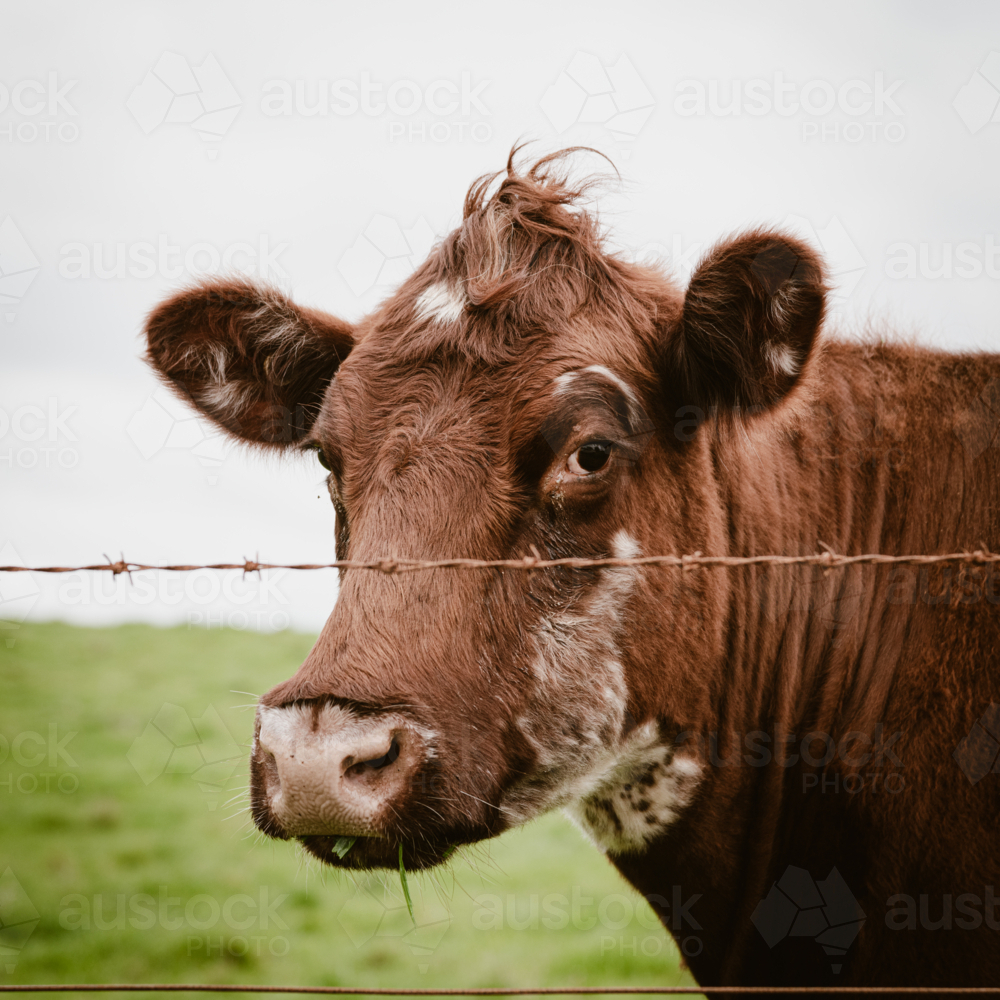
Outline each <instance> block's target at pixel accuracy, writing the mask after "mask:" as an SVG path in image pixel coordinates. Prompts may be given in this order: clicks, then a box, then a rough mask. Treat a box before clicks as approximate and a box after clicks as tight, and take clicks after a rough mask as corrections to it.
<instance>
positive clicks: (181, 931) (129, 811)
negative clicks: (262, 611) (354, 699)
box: [0, 624, 691, 988]
mask: <svg viewBox="0 0 1000 1000" xmlns="http://www.w3.org/2000/svg"><path fill="white" fill-rule="evenodd" d="M4 634H5V635H6V636H8V637H9V636H11V635H13V636H14V637H15V638H14V642H13V645H12V646H10V647H8V646H7V645H6V644H5V643H2V642H0V734H2V736H0V983H37V982H102V981H103V982H142V981H145V982H163V981H173V982H220V983H254V982H256V983H294V984H311V985H330V986H365V987H371V986H385V987H390V986H405V987H411V986H420V987H441V988H447V987H463V986H466V987H473V986H517V987H530V986H575V985H579V986H602V985H610V984H627V985H670V984H686V983H690V982H691V980H690V978H689V976H688V974H687V973H686V972H685V971H682V970H681V968H680V957H679V954H678V951H677V949H676V947H675V946H674V944H673V942H672V941H671V940H670V939H669V937H668V935H667V934H666V933H665V932H664V931H663V930H662V928H660V927H659V925H658V924H657V923H656V921H655V919H654V918H653V916H652V913H651V911H650V910H649V908H648V906H647V905H646V904H645V902H644V901H643V900H642V899H641V898H640V897H639V896H637V895H636V894H635V893H634V892H633V891H632V890H631V889H630V888H629V887H628V886H627V885H626V884H625V883H624V882H623V881H622V880H621V878H620V877H619V876H618V875H617V873H616V872H615V871H614V870H613V868H612V867H611V865H610V864H609V863H608V862H607V860H606V859H605V858H604V857H603V856H602V855H601V854H600V853H599V852H598V851H597V850H595V849H594V848H593V847H592V846H591V845H590V844H588V843H587V842H586V841H585V840H584V838H583V836H582V835H581V834H580V833H579V832H578V831H577V830H576V829H575V828H574V827H573V826H571V825H570V823H569V821H568V820H566V819H565V818H564V817H563V816H562V815H561V814H554V815H550V816H546V817H544V818H542V819H541V820H539V821H537V822H535V823H533V824H530V825H529V826H527V827H525V828H523V829H520V830H516V831H512V832H510V833H508V834H506V835H504V836H503V837H500V838H498V839H497V840H495V841H492V842H489V843H487V844H483V845H480V846H479V847H477V848H475V849H474V850H472V851H471V852H468V853H467V854H466V855H465V856H462V855H459V856H457V857H456V858H455V859H454V860H453V861H452V862H451V863H450V865H449V866H448V868H446V869H440V870H439V871H437V872H434V873H425V874H422V875H411V876H410V878H409V882H410V888H411V892H412V895H413V902H414V910H415V912H414V916H415V922H414V921H411V919H410V916H409V914H408V912H407V909H406V906H405V903H404V901H403V898H402V895H401V893H400V886H399V879H398V876H396V875H393V874H392V873H387V874H384V875H382V876H380V877H374V876H371V877H362V876H358V877H355V878H350V877H347V876H345V875H341V874H337V873H333V872H329V871H327V872H324V871H323V870H321V869H320V868H319V866H318V865H317V864H316V863H315V862H313V861H310V860H307V859H306V858H305V856H304V854H303V852H302V851H301V849H300V848H299V847H298V846H297V845H295V844H293V843H278V842H271V841H267V842H265V841H263V840H262V838H261V837H260V836H258V835H257V834H255V833H254V832H253V831H252V828H251V825H250V823H249V819H248V815H247V811H246V797H245V793H244V790H243V789H244V785H245V778H246V746H247V744H248V741H249V738H250V735H251V732H252V725H253V708H252V702H253V698H252V697H250V696H248V695H246V694H238V693H233V692H262V691H264V690H266V689H268V688H269V687H271V686H272V685H273V684H275V683H276V682H277V681H279V680H282V679H284V678H286V677H288V676H289V675H290V674H291V673H292V672H293V671H294V670H295V668H296V667H297V666H298V664H299V663H300V662H301V660H302V658H303V656H304V655H305V654H306V652H307V651H308V649H309V647H310V645H311V642H312V639H311V637H309V636H304V635H297V634H291V633H279V634H275V635H257V634H254V633H249V632H231V631H202V630H192V629H185V628H178V629H168V630H162V629H155V628H150V627H146V626H125V627H121V628H114V629H100V630H96V629H94V630H91V629H79V628H72V627H69V626H66V625H60V624H45V625H22V626H21V627H20V628H18V629H17V630H16V631H13V632H11V631H7V632H5V633H4ZM164 706H166V707H164Z"/></svg>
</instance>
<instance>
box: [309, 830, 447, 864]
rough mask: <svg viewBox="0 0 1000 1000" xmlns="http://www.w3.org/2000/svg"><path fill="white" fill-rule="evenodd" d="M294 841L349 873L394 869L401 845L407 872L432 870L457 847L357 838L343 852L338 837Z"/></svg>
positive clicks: (341, 839) (319, 835) (398, 858)
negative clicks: (347, 870) (349, 871)
mask: <svg viewBox="0 0 1000 1000" xmlns="http://www.w3.org/2000/svg"><path fill="white" fill-rule="evenodd" d="M298 840H299V842H300V843H301V844H302V845H303V847H305V849H306V850H307V851H308V852H309V853H310V854H311V855H313V857H315V858H318V859H319V860H320V861H322V862H323V863H324V864H327V865H330V866H331V867H332V868H346V869H350V870H352V871H359V870H360V871H363V870H368V869H372V868H392V869H398V868H399V866H400V844H401V843H402V847H403V850H402V861H403V866H404V868H405V870H407V871H420V870H422V869H425V868H433V867H434V866H435V865H439V864H441V863H442V862H444V861H446V860H447V859H448V858H449V857H450V856H451V854H452V853H453V852H454V850H455V848H456V847H457V846H458V845H457V844H452V843H447V842H443V843H441V844H440V845H437V844H433V843H431V842H429V841H427V840H423V839H422V840H420V841H419V842H418V841H407V840H404V841H399V840H395V839H391V838H388V837H357V838H356V839H355V841H354V843H353V844H352V845H351V847H350V849H349V850H347V851H346V852H345V851H343V844H342V841H343V838H341V837H334V836H329V835H327V834H308V835H306V836H302V837H299V838H298Z"/></svg>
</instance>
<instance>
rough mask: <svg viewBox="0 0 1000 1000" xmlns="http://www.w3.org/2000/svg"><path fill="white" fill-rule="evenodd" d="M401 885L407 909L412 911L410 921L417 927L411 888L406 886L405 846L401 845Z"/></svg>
mask: <svg viewBox="0 0 1000 1000" xmlns="http://www.w3.org/2000/svg"><path fill="white" fill-rule="evenodd" d="M399 883H400V885H401V886H402V887H403V898H404V899H405V900H406V908H407V910H409V911H410V919H411V920H412V921H413V925H414V926H416V924H417V921H416V919H415V918H414V916H413V900H412V899H410V887H409V886H408V885H407V884H406V867H405V865H404V864H403V844H402V842H400V845H399Z"/></svg>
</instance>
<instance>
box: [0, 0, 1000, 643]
mask: <svg viewBox="0 0 1000 1000" xmlns="http://www.w3.org/2000/svg"><path fill="white" fill-rule="evenodd" d="M2 23H3V26H4V30H3V34H2V37H0V52H2V59H0V181H2V183H0V564H3V563H7V562H23V563H24V564H28V565H31V564H36V565H37V564H52V563H61V564H66V563H75V562H77V561H84V562H87V561H101V560H102V559H103V557H104V555H105V554H107V555H108V556H110V557H112V558H117V557H118V555H119V554H120V553H124V554H125V555H126V556H127V557H128V558H129V559H132V560H139V561H150V562H155V561H161V560H163V561H197V562H201V561H216V560H231V559H237V560H238V559H241V558H242V557H244V556H255V555H257V554H258V553H259V555H260V557H261V559H266V560H273V561H286V560H291V561H296V560H308V561H325V560H329V559H332V558H334V547H333V514H332V511H331V509H330V505H329V500H328V499H327V497H326V494H325V490H324V489H323V488H322V477H323V472H322V470H321V469H320V468H319V466H318V465H317V464H316V463H315V461H314V460H313V459H312V458H295V459H288V460H280V461H279V460H276V459H262V458H260V457H248V456H247V455H245V454H243V453H241V452H240V450H239V449H238V448H236V447H229V446H228V445H226V444H225V442H223V441H221V440H220V439H219V438H218V437H217V436H215V435H214V434H211V433H209V432H208V431H207V429H206V428H205V427H204V426H202V425H201V424H200V423H199V422H198V421H197V420H196V419H194V414H193V413H192V412H190V411H188V410H186V408H185V407H184V406H183V405H181V404H178V403H175V402H173V401H172V400H171V399H170V398H169V397H167V396H166V395H165V394H164V393H163V392H162V390H158V387H157V383H156V382H155V380H154V379H153V377H152V376H151V374H150V372H149V371H148V370H147V368H146V367H145V366H144V365H143V364H142V362H141V361H140V360H139V353H140V342H139V332H140V329H141V325H142V322H143V317H144V315H145V314H146V313H147V312H148V310H149V309H150V308H151V307H152V306H153V305H155V304H156V302H157V301H158V300H159V299H160V298H162V297H163V296H164V295H166V294H168V293H169V292H170V291H171V290H172V289H175V288H177V287H178V286H179V285H181V284H183V283H184V282H185V281H186V280H188V279H190V277H191V276H192V275H194V274H196V273H198V272H199V271H202V270H205V269H212V268H224V267H229V268H243V269H253V270H254V271H255V273H258V274H262V275H263V276H264V277H266V278H268V280H271V281H274V282H277V283H278V284H280V285H281V286H283V287H285V288H287V289H288V290H289V291H291V292H292V293H293V294H294V295H295V297H296V298H297V299H298V300H299V301H301V302H303V303H306V304H309V305H314V306H319V307H322V308H324V309H327V310H329V311H330V312H334V313H337V314H340V315H342V316H345V317H348V318H353V317H357V316H359V315H361V314H363V313H364V312H365V311H367V310H369V309H370V308H371V307H372V305H373V304H374V303H375V302H377V301H378V300H379V299H380V298H382V297H383V296H384V295H386V294H388V292H389V291H390V290H391V287H392V284H393V283H394V282H397V281H398V280H399V279H400V278H402V277H405V275H406V274H408V273H409V272H410V270H412V268H413V266H414V264H415V263H419V261H420V259H422V257H423V256H424V255H425V254H426V252H427V249H428V247H429V246H430V245H431V244H432V243H433V240H434V239H435V238H436V236H437V235H439V234H442V233H445V232H447V231H448V230H449V229H451V228H452V227H454V225H455V224H456V223H457V222H458V220H459V218H460V210H461V203H462V198H463V195H464V193H465V190H466V188H467V186H468V184H469V183H470V181H472V180H473V179H474V178H475V177H476V176H478V175H479V174H481V173H483V172H486V171H492V170H496V169H499V168H500V167H502V166H503V164H504V163H505V160H506V157H507V152H508V150H509V149H510V147H511V145H512V144H513V143H514V142H515V141H516V140H518V139H520V138H529V139H534V140H537V142H536V146H535V148H536V149H537V150H539V151H540V152H543V151H546V150H550V149H555V148H559V147H561V146H567V145H577V144H583V145H591V146H595V147H597V148H599V149H601V150H603V151H605V152H606V153H607V154H608V156H609V157H611V159H612V160H613V161H614V162H615V164H616V165H617V167H618V169H619V170H620V172H621V175H622V178H623V184H622V186H621V188H620V189H619V190H617V191H610V192H609V193H608V194H607V196H606V197H605V198H604V199H603V200H602V202H601V206H600V207H601V214H602V217H603V218H604V220H605V222H606V223H607V224H608V225H609V227H610V229H611V232H612V238H613V240H614V242H615V243H616V244H617V245H618V246H619V247H620V248H621V250H622V252H624V253H629V254H634V255H642V256H650V255H658V256H661V257H665V258H670V259H671V263H672V266H673V267H674V269H675V271H676V273H677V274H678V276H679V279H680V280H682V281H683V280H685V279H686V276H687V274H688V272H689V270H690V267H691V265H692V264H693V263H694V262H695V261H696V260H697V258H698V256H699V253H700V252H702V251H703V250H704V249H706V248H707V247H708V246H709V245H710V244H711V243H712V242H713V241H714V240H716V239H718V238H719V237H720V236H722V235H724V234H727V233H730V232H732V231H734V230H737V229H740V228H742V227H745V226H747V225H751V224H757V223H767V224H774V225H784V226H786V227H788V228H791V229H794V230H796V231H798V232H800V233H803V234H804V235H805V236H806V237H807V238H809V239H811V240H813V241H814V242H815V243H816V244H817V245H818V246H819V248H820V249H822V250H823V251H824V253H825V254H826V257H827V261H828V264H829V267H830V270H831V272H832V273H833V275H834V278H835V281H836V284H837V294H836V297H835V301H834V307H833V309H832V312H831V320H830V323H829V325H828V335H837V334H838V333H839V334H840V335H846V336H851V335H856V333H857V332H858V331H859V330H861V329H863V328H864V327H866V326H868V327H875V328H877V329H885V330H891V331H894V332H895V333H896V334H899V335H903V336H912V337H913V338H915V339H917V340H918V341H921V342H924V343H927V344H933V345H936V346H939V347H942V348H948V349H956V350H957V349H989V350H1000V308H998V306H1000V194H998V186H1000V7H998V6H997V5H996V4H995V3H986V2H982V3H966V4H949V5H946V6H943V5H933V4H914V3H898V4H894V3H883V4H872V3H870V2H865V3H857V4H838V5H834V6H833V7H830V5H819V4H812V5H805V4H801V3H787V4H783V3H763V4H753V5H749V4H745V3H714V4H711V5H693V4H690V3H683V4H681V3H663V2H656V3H648V4H640V3H628V2H616V3H606V2H601V3H594V2H580V3H576V4H573V5H568V4H561V5H544V4H538V3H535V2H532V3H516V2H510V0H508V2H507V3H505V4H502V5H496V4H491V5H481V6H476V5H469V4H464V3H462V4H458V3H455V4H446V3H437V4H429V5H428V4H424V5H415V4H403V3H384V2H383V3H380V4H377V5H374V4H372V5H369V4H356V3H352V4H343V3H301V2H299V3H295V2H288V3H281V4H273V3H272V4H248V3H243V2H241V3H211V4H206V3H204V2H198V3H177V2H170V3H167V2H162V3H143V4H141V5H140V4H133V3H121V4H117V5H116V4H112V3H104V4H101V5H99V6H98V7H91V6H89V5H80V4H75V3H65V4H45V3H30V4H29V3H21V4H4V5H3V18H2ZM99 585H101V586H103V589H100V587H99ZM335 593H336V587H335V583H334V579H333V574H332V573H329V572H322V573H300V574H293V573H286V574H274V575H273V577H272V578H271V579H270V580H269V581H267V584H266V586H265V585H262V584H261V583H258V582H257V581H252V580H247V581H243V580H242V578H241V577H240V575H239V574H229V575H226V576H220V575H219V574H209V573H204V574H196V575H191V576H187V577H183V576H167V575H164V576H163V578H162V579H158V578H157V577H155V576H150V577H149V579H146V580H143V579H141V578H140V579H137V580H136V581H135V583H134V584H133V585H132V586H131V587H129V586H128V585H127V584H126V583H125V582H124V581H120V582H119V584H118V585H117V587H115V586H114V585H113V581H111V580H110V579H108V578H105V576H104V575H103V574H102V575H100V576H98V575H90V576H88V575H80V574H78V575H73V576H70V577H43V576H39V575H34V576H28V575H26V574H25V575H19V576H17V577H14V576H10V575H2V574H0V618H4V617H6V618H12V619H14V620H15V621H16V620H18V619H21V620H23V618H24V616H26V615H29V616H30V617H31V618H35V619H51V618H61V619H65V620H69V621H73V622H76V623H80V624H89V625H98V624H106V623H110V622H116V621H124V620H142V621H150V622H157V623H186V624H191V625H193V626H199V625H202V626H204V625H209V624H212V625H217V624H219V623H220V622H221V623H224V624H227V625H232V626H234V627H237V628H240V627H251V628H254V627H260V628H282V627H293V628H298V629H304V630H316V629H318V628H319V627H320V626H321V625H322V622H323V621H324V620H325V618H326V616H327V614H328V613H329V610H330V607H331V605H332V601H333V599H334V596H335ZM14 634H15V632H14V631H13V630H8V631H7V633H6V635H7V637H8V638H9V637H11V636H13V635H14Z"/></svg>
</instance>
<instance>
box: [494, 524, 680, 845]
mask: <svg viewBox="0 0 1000 1000" xmlns="http://www.w3.org/2000/svg"><path fill="white" fill-rule="evenodd" d="M610 548H611V551H612V552H613V553H614V554H615V556H616V557H617V558H620V559H628V558H632V557H634V556H638V555H640V554H641V551H642V550H641V548H640V546H639V543H638V542H637V541H636V539H634V538H633V537H632V536H631V535H629V533H628V532H627V531H624V530H622V531H618V532H616V533H615V535H614V537H613V539H612V540H611V546H610ZM640 573H641V570H639V569H638V568H635V567H616V568H608V569H604V570H601V576H600V579H599V581H598V582H597V583H596V585H595V586H594V587H593V588H592V589H591V590H590V591H589V593H588V595H587V596H586V598H584V600H583V601H582V602H581V604H580V605H579V606H577V607H575V608H572V609H569V610H565V611H561V612H559V613H558V614H554V615H551V616H548V617H546V618H544V619H543V620H542V622H541V623H540V626H539V628H538V631H537V632H536V634H535V642H536V648H537V655H536V657H535V659H534V662H533V663H532V669H533V672H534V675H535V678H536V679H537V684H538V686H537V689H536V694H535V698H534V699H533V711H532V713H531V714H530V715H524V716H521V717H520V718H518V719H517V726H518V729H519V730H520V731H521V733H522V734H523V736H524V738H525V741H526V743H527V744H528V745H529V746H530V747H531V748H532V750H533V751H534V753H535V757H536V765H535V771H534V774H532V775H531V776H530V777H529V778H527V779H526V780H525V781H523V782H521V783H520V784H518V785H515V786H514V787H513V788H511V789H509V790H508V791H507V792H506V793H505V794H504V796H503V798H502V799H501V802H500V808H501V810H502V812H503V813H504V815H505V816H506V817H507V818H508V819H509V820H510V821H511V822H512V823H524V822H526V821H527V820H529V819H531V818H533V817H534V816H537V815H539V814H540V813H542V812H545V811H547V810H549V809H553V808H558V807H560V806H562V807H564V808H565V809H566V810H567V812H568V813H569V815H570V817H571V818H572V819H573V820H574V821H575V822H577V823H579V825H580V826H581V827H582V828H583V829H584V831H585V832H586V833H587V835H588V836H589V837H590V838H591V839H592V840H593V841H594V842H595V843H596V844H597V845H598V846H599V847H600V848H601V849H602V850H605V851H612V852H614V853H625V852H629V851H637V850H641V849H642V848H643V846H644V845H645V844H647V843H648V842H649V841H651V840H653V839H654V838H656V837H657V836H659V835H660V834H661V833H662V832H663V830H664V829H665V828H666V827H667V826H668V825H669V824H670V823H672V822H673V821H674V820H675V819H676V818H677V816H678V815H679V813H680V810H681V809H682V808H683V807H684V806H685V805H686V804H687V802H688V801H689V800H690V797H691V794H692V793H693V789H694V786H695V785H696V784H697V780H698V774H699V767H698V765H697V763H695V762H694V761H693V760H690V759H689V758H685V759H682V758H679V757H677V756H676V755H675V754H674V752H673V748H672V747H670V746H666V745H664V743H663V741H662V738H661V736H660V733H659V727H658V726H657V724H656V723H655V722H652V721H651V722H647V723H645V724H644V725H641V726H639V727H637V728H634V729H632V730H631V731H630V732H629V733H628V735H625V731H626V729H628V727H629V725H630V723H629V720H628V716H627V711H626V705H627V702H628V686H627V684H626V680H625V669H624V667H623V665H622V662H621V651H620V649H619V648H618V644H617V636H618V634H619V632H620V631H621V628H622V621H623V616H624V614H625V608H626V605H627V602H628V599H629V597H630V595H631V593H632V590H633V588H634V586H635V584H636V581H637V580H638V578H639V575H640Z"/></svg>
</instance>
